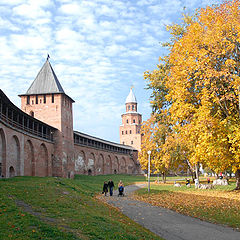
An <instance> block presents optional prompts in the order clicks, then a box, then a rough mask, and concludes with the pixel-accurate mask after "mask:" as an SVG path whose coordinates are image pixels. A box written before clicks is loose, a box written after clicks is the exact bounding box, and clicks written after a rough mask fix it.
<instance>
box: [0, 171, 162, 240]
mask: <svg viewBox="0 0 240 240" xmlns="http://www.w3.org/2000/svg"><path fill="white" fill-rule="evenodd" d="M110 178H112V179H113V181H114V182H115V184H116V185H117V183H118V181H119V180H120V179H121V180H123V182H124V183H125V184H131V183H134V182H142V181H144V180H145V178H144V177H135V176H128V175H107V176H76V178H75V179H74V180H71V179H62V178H50V177H49V178H39V177H15V178H12V179H2V180H0V192H1V193H0V239H3V240H5V239H6V240H7V239H14V240H17V239H18V240H21V239H24V240H27V239H29V240H30V239H31V240H32V239H44V240H47V239H54V240H58V239H59V240H60V239H61V240H64V239H160V238H159V237H157V236H156V235H154V234H153V233H151V232H149V231H148V230H146V229H144V228H143V227H141V226H140V225H138V224H136V223H134V222H133V221H132V220H130V219H129V218H128V217H126V216H124V215H122V214H121V213H120V212H119V211H118V210H116V209H115V208H113V207H109V206H107V205H106V204H104V203H102V202H100V201H99V200H98V199H96V198H95V195H96V194H97V193H100V192H101V191H102V185H103V181H108V180H109V179H110Z"/></svg>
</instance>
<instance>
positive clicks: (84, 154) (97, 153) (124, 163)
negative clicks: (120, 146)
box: [74, 144, 140, 175]
mask: <svg viewBox="0 0 240 240" xmlns="http://www.w3.org/2000/svg"><path fill="white" fill-rule="evenodd" d="M74 155H75V173H76V174H88V173H89V169H91V173H92V174H93V175H100V174H114V173H129V174H132V173H139V171H140V169H139V166H138V167H137V165H136V162H137V159H136V158H135V159H134V161H133V160H132V159H131V156H130V155H124V154H118V153H113V152H109V151H104V150H97V149H94V148H90V147H86V146H80V145H76V144H75V145H74ZM134 157H136V156H134ZM92 160H93V161H94V165H93V164H92ZM115 170H116V171H115Z"/></svg>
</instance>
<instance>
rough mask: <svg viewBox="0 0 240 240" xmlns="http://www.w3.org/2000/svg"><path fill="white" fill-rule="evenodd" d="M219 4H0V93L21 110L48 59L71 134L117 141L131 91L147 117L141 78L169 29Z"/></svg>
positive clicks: (171, 0) (169, 0)
mask: <svg viewBox="0 0 240 240" xmlns="http://www.w3.org/2000/svg"><path fill="white" fill-rule="evenodd" d="M221 2H222V1H221V0H208V1H206V0H202V1H201V0H132V1H130V0H129V1H127V0H87V1H80V0H78V1H71V0H59V1H58V0H11V1H9V0H0V49H1V51H0V88H1V89H2V90H3V91H4V92H5V94H7V96H8V97H9V98H10V100H11V101H12V102H13V103H14V104H15V105H17V106H18V107H20V98H19V97H18V96H17V95H18V94H23V93H25V92H26V91H27V89H28V87H29V86H30V84H31V83H32V81H33V80H34V79H35V77H36V75H37V73H38V71H39V70H40V68H41V67H42V65H43V64H44V62H45V60H46V57H47V54H49V55H50V57H51V58H50V62H51V64H52V66H53V68H54V70H55V73H56V75H57V76H58V79H59V81H60V82H61V85H62V86H63V89H64V91H65V92H66V94H68V95H69V96H70V97H71V98H73V99H74V100H75V101H76V102H75V103H74V108H73V111H74V112H73V115H74V129H75V130H78V131H81V132H84V133H87V134H90V135H93V136H96V137H100V138H104V139H107V140H110V141H114V142H119V125H120V124H121V114H122V113H124V111H125V106H124V104H125V99H126V97H127V95H128V93H129V90H130V87H131V85H134V93H135V95H136V97H137V100H138V111H139V112H140V113H142V115H143V120H147V119H148V118H149V116H150V113H151V108H150V104H149V96H150V92H149V91H147V90H145V89H144V88H145V87H146V82H145V81H144V79H143V73H144V71H146V70H153V69H154V68H155V66H156V64H157V63H158V58H159V56H163V54H165V53H166V50H165V49H164V48H162V47H161V44H160V42H166V41H168V39H169V34H168V33H167V32H166V30H165V26H166V25H167V24H171V23H173V22H178V21H179V20H180V18H181V14H182V12H183V9H184V7H186V10H185V12H187V13H193V12H194V9H196V8H200V7H205V6H206V5H211V4H217V3H221Z"/></svg>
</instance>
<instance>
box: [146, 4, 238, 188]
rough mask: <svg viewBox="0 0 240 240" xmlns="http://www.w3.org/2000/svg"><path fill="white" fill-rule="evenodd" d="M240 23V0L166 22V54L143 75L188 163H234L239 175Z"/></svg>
mask: <svg viewBox="0 0 240 240" xmlns="http://www.w3.org/2000/svg"><path fill="white" fill-rule="evenodd" d="M239 23H240V1H239V0H234V1H227V2H224V3H223V4H220V5H214V6H211V7H206V8H204V9H200V10H199V11H198V12H197V14H196V15H195V16H194V17H187V16H184V18H183V24H181V25H177V24H174V25H172V26H169V27H168V29H169V31H170V33H171V34H172V39H171V42H170V43H169V44H167V46H168V47H169V55H168V56H167V57H165V58H164V59H161V63H160V64H159V65H158V68H157V70H154V71H153V72H151V73H149V72H147V73H146V74H147V75H145V77H146V76H147V77H146V78H147V79H148V81H149V88H151V89H152V90H153V96H152V97H153V101H152V105H153V110H154V112H156V113H158V114H159V113H162V112H163V111H166V112H167V113H166V116H168V119H169V120H170V122H171V129H172V131H173V132H174V134H176V135H177V137H175V138H174V144H176V141H178V142H184V146H181V145H180V146H181V148H182V150H181V151H180V152H181V153H184V154H186V157H187V161H188V162H189V163H190V165H192V166H194V165H198V164H199V163H201V164H203V165H204V166H206V167H209V168H211V169H212V170H214V171H215V172H217V173H218V172H221V171H224V170H226V169H229V168H232V170H233V171H234V172H236V176H239V175H240V174H239V173H240V127H239V126H240V124H239V123H240V104H239V99H240V97H239V95H240V68H239V61H240V24H239ZM162 70H164V71H162ZM163 72H164V74H163ZM163 79H164V81H163ZM183 148H184V150H183ZM163 149H164V148H163ZM239 177H240V176H239ZM237 188H238V189H239V188H240V181H239V178H237Z"/></svg>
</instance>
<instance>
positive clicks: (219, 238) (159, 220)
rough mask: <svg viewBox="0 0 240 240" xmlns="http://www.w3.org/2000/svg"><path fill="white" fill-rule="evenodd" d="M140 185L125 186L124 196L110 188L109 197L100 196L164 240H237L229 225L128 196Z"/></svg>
mask: <svg viewBox="0 0 240 240" xmlns="http://www.w3.org/2000/svg"><path fill="white" fill-rule="evenodd" d="M142 186H143V185H131V186H127V187H125V190H124V192H125V196H124V197H118V196H117V194H118V192H117V191H114V194H113V196H112V197H109V196H108V197H104V200H105V201H106V202H107V203H109V204H111V205H113V206H116V207H118V208H119V209H120V210H121V211H122V212H123V214H125V215H127V216H128V217H129V218H131V219H133V220H134V221H135V222H137V223H139V224H140V225H142V226H144V227H145V228H147V229H149V230H150V231H152V232H154V233H155V234H157V235H159V236H160V237H162V238H164V239H166V240H180V239H181V240H193V239H194V240H215V239H216V240H240V232H238V231H235V230H233V229H232V228H229V227H224V226H221V225H216V224H212V223H208V222H204V221H201V220H199V219H196V218H192V217H188V216H185V215H182V214H179V213H176V212H174V211H171V210H169V209H165V208H161V207H156V206H152V205H150V204H147V203H144V202H140V201H136V200H134V199H132V198H131V197H130V196H131V193H132V192H134V191H135V190H137V189H138V188H140V187H142Z"/></svg>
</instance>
